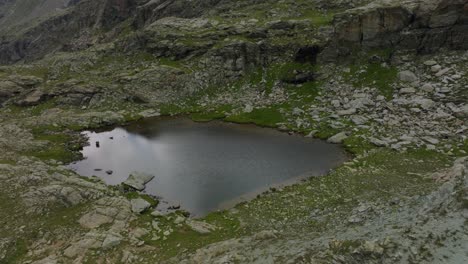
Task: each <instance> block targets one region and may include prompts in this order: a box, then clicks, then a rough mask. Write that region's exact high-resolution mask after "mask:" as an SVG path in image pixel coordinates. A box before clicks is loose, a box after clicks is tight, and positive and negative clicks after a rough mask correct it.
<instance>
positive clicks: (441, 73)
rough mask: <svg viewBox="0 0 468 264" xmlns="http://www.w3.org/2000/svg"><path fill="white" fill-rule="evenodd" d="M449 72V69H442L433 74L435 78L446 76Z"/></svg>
mask: <svg viewBox="0 0 468 264" xmlns="http://www.w3.org/2000/svg"><path fill="white" fill-rule="evenodd" d="M450 70H451V68H445V69H442V70H440V71H438V72H437V73H436V74H435V76H437V77H441V76H443V75H445V74H447V73H448V72H449V71H450Z"/></svg>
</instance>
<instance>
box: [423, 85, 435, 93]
mask: <svg viewBox="0 0 468 264" xmlns="http://www.w3.org/2000/svg"><path fill="white" fill-rule="evenodd" d="M421 90H423V91H424V92H428V93H432V92H433V91H434V86H433V85H432V84H430V83H425V84H424V85H423V86H422V87H421Z"/></svg>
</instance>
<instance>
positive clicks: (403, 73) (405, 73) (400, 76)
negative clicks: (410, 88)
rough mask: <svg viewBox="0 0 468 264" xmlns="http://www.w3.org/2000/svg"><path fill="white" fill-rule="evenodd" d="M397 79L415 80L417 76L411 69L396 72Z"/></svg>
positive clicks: (404, 80)
mask: <svg viewBox="0 0 468 264" xmlns="http://www.w3.org/2000/svg"><path fill="white" fill-rule="evenodd" d="M398 79H400V81H402V82H415V81H417V80H418V77H417V76H416V75H415V74H414V73H413V72H411V71H401V72H399V73H398Z"/></svg>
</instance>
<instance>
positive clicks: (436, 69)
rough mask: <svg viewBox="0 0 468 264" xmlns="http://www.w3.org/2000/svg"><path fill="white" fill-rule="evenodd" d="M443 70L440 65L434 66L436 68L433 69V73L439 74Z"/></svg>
mask: <svg viewBox="0 0 468 264" xmlns="http://www.w3.org/2000/svg"><path fill="white" fill-rule="evenodd" d="M441 69H442V66H440V65H434V66H432V67H431V71H432V72H434V73H435V72H439V71H440V70H441Z"/></svg>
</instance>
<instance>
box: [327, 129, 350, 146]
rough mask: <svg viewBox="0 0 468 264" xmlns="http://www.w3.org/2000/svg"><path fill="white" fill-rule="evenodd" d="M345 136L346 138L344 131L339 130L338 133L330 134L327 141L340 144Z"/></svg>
mask: <svg viewBox="0 0 468 264" xmlns="http://www.w3.org/2000/svg"><path fill="white" fill-rule="evenodd" d="M347 138H348V135H347V133H346V132H341V133H338V134H336V135H334V136H332V137H331V138H329V139H328V140H327V141H328V142H329V143H333V144H340V143H342V142H343V141H344V140H345V139H347Z"/></svg>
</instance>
